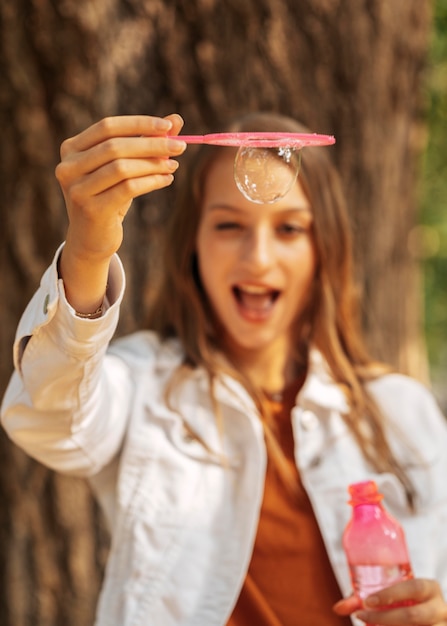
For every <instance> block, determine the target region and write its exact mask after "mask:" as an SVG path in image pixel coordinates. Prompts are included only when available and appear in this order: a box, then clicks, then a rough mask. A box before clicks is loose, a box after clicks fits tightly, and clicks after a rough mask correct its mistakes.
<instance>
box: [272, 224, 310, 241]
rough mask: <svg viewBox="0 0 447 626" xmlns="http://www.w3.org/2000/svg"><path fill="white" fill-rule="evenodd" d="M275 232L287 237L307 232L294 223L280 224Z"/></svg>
mask: <svg viewBox="0 0 447 626" xmlns="http://www.w3.org/2000/svg"><path fill="white" fill-rule="evenodd" d="M276 230H277V232H278V233H279V234H280V235H285V236H288V237H291V236H293V235H300V234H302V233H307V232H308V231H307V228H305V227H304V226H302V225H301V224H297V223H295V222H284V223H283V224H280V225H279V226H278V227H277V229H276Z"/></svg>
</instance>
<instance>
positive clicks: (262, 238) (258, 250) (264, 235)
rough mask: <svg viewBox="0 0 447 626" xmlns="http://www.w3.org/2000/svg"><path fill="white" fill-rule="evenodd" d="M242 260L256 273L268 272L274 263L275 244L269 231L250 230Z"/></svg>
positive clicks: (264, 229) (260, 229)
mask: <svg viewBox="0 0 447 626" xmlns="http://www.w3.org/2000/svg"><path fill="white" fill-rule="evenodd" d="M242 260H243V261H244V263H245V264H246V266H247V267H248V268H249V269H250V270H251V271H252V272H256V273H262V272H264V271H265V270H267V269H268V268H269V267H270V266H271V265H272V263H273V261H274V242H273V237H272V234H271V232H270V231H269V229H267V228H257V229H250V230H249V231H248V232H247V234H246V237H245V240H244V246H243V251H242Z"/></svg>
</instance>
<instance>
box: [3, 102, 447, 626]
mask: <svg viewBox="0 0 447 626" xmlns="http://www.w3.org/2000/svg"><path fill="white" fill-rule="evenodd" d="M181 127H182V120H181V118H180V117H179V116H178V115H171V116H168V117H167V118H165V119H159V118H153V117H144V116H129V117H117V118H110V119H106V120H103V121H101V122H99V123H97V124H95V125H93V126H92V127H90V128H89V129H87V130H86V131H84V132H82V133H81V134H79V135H77V136H76V137H74V138H72V139H69V140H67V141H65V142H64V144H63V145H62V150H61V154H62V161H61V163H60V165H59V166H58V168H57V172H56V174H57V177H58V180H59V182H60V184H61V187H62V190H63V192H64V196H65V200H66V204H67V210H68V215H69V228H68V232H67V237H66V242H65V244H64V246H61V248H60V249H59V250H58V251H57V254H56V255H55V259H54V262H53V264H52V265H51V267H50V268H49V269H48V271H47V272H46V273H45V275H44V277H43V279H42V282H41V285H40V288H39V289H38V291H37V293H36V294H35V296H34V298H33V299H32V301H31V303H30V304H29V306H28V308H27V310H26V311H25V313H24V315H23V317H22V320H21V322H20V324H19V328H18V332H17V339H16V343H15V348H14V356H15V364H16V372H15V373H14V375H13V377H12V380H11V382H10V385H9V387H8V390H7V392H6V395H5V398H4V401H3V406H2V420H3V425H4V427H5V428H6V430H7V432H8V433H9V435H10V437H11V438H12V439H13V441H15V442H16V443H17V444H18V445H20V446H21V447H22V448H23V449H24V450H26V451H27V452H28V453H29V454H30V455H31V456H33V457H35V458H36V459H38V460H39V461H41V462H42V463H45V464H46V465H48V466H49V467H51V468H54V469H55V470H57V471H61V472H66V473H70V474H74V475H78V476H86V477H88V478H89V480H90V482H91V484H92V486H93V489H94V491H95V493H96V495H97V497H98V499H99V501H100V502H101V504H102V505H103V508H104V511H105V512H106V515H107V517H108V520H109V523H110V529H111V533H112V544H111V551H110V556H109V562H108V566H107V571H106V575H105V581H104V587H103V591H102V594H101V598H100V602H99V606H98V614H97V622H96V624H97V626H106V625H107V626H111V625H113V626H130V625H132V626H147V624H154V625H155V624H156V625H163V626H174V625H175V626H177V625H181V626H214V625H215V626H224V625H229V626H245V625H247V626H248V625H250V626H253V625H254V624H256V625H257V626H273V625H275V626H279V625H286V626H291V625H296V624H305V625H313V624H318V625H319V626H329V625H332V626H335V625H341V624H347V623H350V618H351V619H352V622H353V623H354V624H362V623H363V621H366V622H368V623H370V624H371V623H374V624H382V625H385V626H386V625H389V626H391V625H402V626H404V625H405V626H408V625H409V624H418V625H419V626H421V625H427V626H429V625H430V626H435V625H436V626H440V625H441V624H447V605H446V602H445V600H444V597H445V594H446V593H447V533H446V532H445V528H446V522H447V481H446V476H447V455H446V454H445V450H446V449H447V426H446V422H445V420H444V418H443V416H442V415H441V413H440V412H439V410H438V408H437V406H436V403H435V401H434V399H433V397H432V396H431V395H430V393H429V392H428V391H427V390H426V389H425V388H423V387H422V386H421V385H420V384H419V383H417V382H415V381H413V380H411V379H409V378H406V377H404V376H401V375H398V374H393V373H390V372H389V371H388V370H387V369H386V368H385V367H383V366H379V365H378V364H376V363H374V362H372V361H371V360H370V358H369V357H368V356H367V354H366V352H365V349H364V347H363V344H362V341H361V338H360V334H359V330H358V325H357V310H356V305H355V299H354V292H355V290H354V288H353V283H352V278H351V248H350V236H349V227H348V220H347V216H346V211H345V206H344V201H343V197H342V193H341V190H340V185H339V181H338V178H337V174H336V172H335V170H334V168H333V167H332V166H331V163H330V161H329V158H328V151H327V149H325V148H305V149H304V150H303V154H302V165H301V170H300V173H299V176H298V178H297V181H296V183H294V185H293V186H292V188H291V190H290V191H289V192H288V193H287V194H286V195H285V196H284V197H283V198H281V199H279V200H277V201H276V202H273V203H271V204H255V203H253V202H251V201H250V200H248V199H247V198H245V197H244V196H243V195H242V194H241V193H240V192H239V190H238V188H237V187H236V184H235V181H234V176H233V163H234V157H235V149H233V148H222V147H209V146H208V147H204V148H201V149H200V150H199V151H198V154H197V155H196V158H195V159H194V160H193V162H192V165H191V168H190V170H189V171H188V173H187V175H186V176H185V177H184V189H183V192H184V193H183V196H182V199H181V201H179V202H178V203H177V204H176V206H174V207H172V211H171V214H170V216H169V224H168V226H167V229H166V241H165V246H164V261H163V268H162V269H163V272H164V275H163V280H162V281H161V282H160V286H159V288H158V292H157V297H156V300H155V303H154V307H153V310H152V311H151V317H150V322H149V324H148V327H149V328H150V330H143V331H141V332H138V333H135V334H133V335H131V336H128V337H124V338H121V339H118V340H115V341H113V342H112V343H111V339H112V337H113V334H114V331H115V328H116V324H117V321H118V315H119V307H120V304H121V301H122V298H123V291H124V275H123V269H122V266H121V264H120V261H119V259H118V257H117V256H116V254H115V253H116V252H117V250H118V249H119V247H120V244H121V241H122V236H123V220H124V217H125V215H126V213H127V211H128V210H129V207H130V205H131V202H132V199H133V198H135V197H136V196H139V195H141V194H145V193H147V192H150V191H152V190H155V189H160V188H163V187H166V186H168V185H170V184H171V183H172V181H173V172H174V171H175V170H176V169H177V166H178V162H177V161H176V159H175V157H177V156H178V155H180V154H181V153H182V152H183V151H184V150H185V147H186V146H185V144H184V143H183V142H181V141H179V140H177V139H172V138H170V137H169V136H173V135H177V134H178V133H179V132H180V130H181ZM231 130H241V131H244V130H245V131H253V130H256V131H262V130H266V131H267V130H268V131H272V130H273V131H293V132H304V131H305V129H304V128H303V127H301V126H300V125H299V124H297V123H296V122H294V121H293V120H290V119H288V118H285V117H280V116H276V115H269V114H259V115H252V116H249V117H247V118H245V119H242V120H240V121H239V122H238V123H237V124H235V125H233V126H232V127H231ZM168 135H169V136H168ZM365 479H373V480H375V481H376V482H377V483H378V486H379V489H380V490H381V491H382V492H383V493H384V495H385V503H386V506H387V508H389V509H390V510H391V512H392V513H393V514H394V515H395V516H396V517H398V518H399V520H400V521H401V523H402V524H403V526H404V528H405V531H406V534H407V542H408V545H409V549H410V554H411V559H412V565H413V569H414V572H415V576H416V578H415V579H413V580H408V581H405V582H402V583H399V584H397V585H394V586H392V587H389V588H388V589H385V590H383V591H381V592H380V593H377V594H375V595H374V597H371V598H369V599H367V600H366V603H365V604H364V605H363V606H360V603H359V602H358V601H357V600H356V599H355V598H354V597H350V589H351V583H350V578H349V571H348V568H347V565H346V560H345V557H344V554H343V551H342V547H341V537H342V532H343V529H344V526H345V524H346V522H347V520H348V518H349V515H350V511H349V506H348V505H347V503H346V501H347V498H348V494H347V487H348V484H349V483H352V482H356V481H359V480H365ZM443 594H444V595H443ZM342 596H347V598H346V599H344V600H340V598H341V597H342ZM408 601H410V602H408ZM400 602H404V604H406V605H405V606H401V607H395V606H394V607H393V606H390V605H393V604H395V603H400ZM334 604H335V606H334ZM378 607H380V610H379V609H378ZM348 616H350V618H349V617H348ZM361 620H363V621H361Z"/></svg>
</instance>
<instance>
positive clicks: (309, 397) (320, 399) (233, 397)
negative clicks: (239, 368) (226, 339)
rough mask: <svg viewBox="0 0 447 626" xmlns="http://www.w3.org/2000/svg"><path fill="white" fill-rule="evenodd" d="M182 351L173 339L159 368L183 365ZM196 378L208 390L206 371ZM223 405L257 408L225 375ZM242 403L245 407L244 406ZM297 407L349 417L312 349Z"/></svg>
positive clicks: (165, 345) (220, 387)
mask: <svg viewBox="0 0 447 626" xmlns="http://www.w3.org/2000/svg"><path fill="white" fill-rule="evenodd" d="M182 359H183V350H182V348H181V345H180V343H179V341H178V340H176V339H171V340H168V341H164V342H163V343H162V344H161V345H160V351H159V354H158V359H157V368H161V369H165V368H166V369H169V370H172V369H174V368H175V367H177V366H178V365H180V364H181V362H182ZM193 378H195V380H196V382H197V383H198V384H199V386H200V387H202V388H204V389H205V388H208V377H207V375H206V372H205V371H204V370H203V368H198V369H197V370H196V371H195V372H194V373H193ZM217 394H218V398H219V400H220V401H222V402H224V403H226V404H231V405H236V406H237V407H238V409H239V410H241V409H242V410H248V411H253V409H254V404H253V401H252V399H251V397H250V395H249V394H248V393H247V391H246V390H245V389H244V388H243V387H242V385H241V384H240V383H239V382H238V381H236V380H234V379H232V378H231V377H230V376H227V375H223V376H222V377H221V380H220V384H218V385H217ZM241 403H242V405H243V406H241ZM297 403H299V404H300V405H301V406H303V407H306V408H318V407H320V408H323V409H326V410H335V411H338V412H340V413H348V412H349V405H348V401H347V398H346V396H345V394H344V393H343V391H342V389H341V388H340V386H339V385H338V384H337V383H336V382H335V381H334V379H333V377H332V374H331V371H330V369H329V365H328V364H327V362H326V360H325V358H324V357H323V355H322V354H321V352H320V351H319V350H317V349H315V348H314V349H312V350H311V352H310V356H309V370H308V374H307V377H306V381H305V383H304V385H303V387H302V389H301V390H300V392H299V394H298V396H297Z"/></svg>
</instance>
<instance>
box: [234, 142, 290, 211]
mask: <svg viewBox="0 0 447 626" xmlns="http://www.w3.org/2000/svg"><path fill="white" fill-rule="evenodd" d="M300 161H301V151H300V150H296V149H294V148H291V147H289V146H278V147H274V148H265V147H254V146H247V145H245V146H241V147H240V148H239V149H238V151H237V154H236V158H235V160H234V180H235V182H236V185H237V187H238V189H239V191H240V192H241V193H242V195H243V196H245V197H246V198H247V199H248V200H251V201H252V202H255V203H257V204H271V203H273V202H276V201H277V200H279V199H280V198H282V197H283V196H285V195H286V194H287V192H288V191H289V190H290V189H291V188H292V185H293V184H294V182H295V181H296V177H297V175H298V170H299V167H300Z"/></svg>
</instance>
